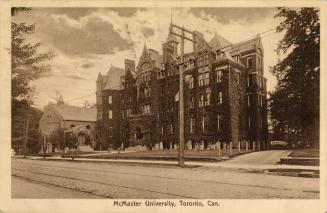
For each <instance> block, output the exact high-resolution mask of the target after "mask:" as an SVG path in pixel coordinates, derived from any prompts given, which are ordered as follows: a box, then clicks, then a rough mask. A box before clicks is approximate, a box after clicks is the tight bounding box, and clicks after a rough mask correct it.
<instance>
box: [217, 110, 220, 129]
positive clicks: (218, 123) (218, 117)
mask: <svg viewBox="0 0 327 213" xmlns="http://www.w3.org/2000/svg"><path fill="white" fill-rule="evenodd" d="M220 125H221V115H220V114H218V116H217V130H218V132H219V131H220V128H221V126H220Z"/></svg>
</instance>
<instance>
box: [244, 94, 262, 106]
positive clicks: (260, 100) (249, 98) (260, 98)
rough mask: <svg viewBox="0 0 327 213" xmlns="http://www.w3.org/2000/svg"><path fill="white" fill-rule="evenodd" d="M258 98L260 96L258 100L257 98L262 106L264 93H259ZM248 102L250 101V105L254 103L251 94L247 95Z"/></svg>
mask: <svg viewBox="0 0 327 213" xmlns="http://www.w3.org/2000/svg"><path fill="white" fill-rule="evenodd" d="M257 98H258V100H257V104H258V106H261V107H262V105H263V99H264V95H262V94H258V95H257ZM247 103H248V107H249V106H251V105H252V104H251V95H250V94H249V95H247Z"/></svg>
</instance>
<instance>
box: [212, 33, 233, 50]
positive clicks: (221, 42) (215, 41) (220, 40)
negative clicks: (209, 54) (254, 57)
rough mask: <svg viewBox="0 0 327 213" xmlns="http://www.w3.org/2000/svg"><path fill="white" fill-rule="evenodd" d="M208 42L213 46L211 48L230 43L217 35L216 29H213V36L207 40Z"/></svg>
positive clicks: (218, 47)
mask: <svg viewBox="0 0 327 213" xmlns="http://www.w3.org/2000/svg"><path fill="white" fill-rule="evenodd" d="M208 44H209V45H210V46H211V47H212V48H213V49H220V48H223V47H226V46H228V45H231V44H232V43H231V42H230V41H228V40H227V39H225V38H224V37H222V36H221V35H219V34H218V33H217V31H215V35H214V36H213V38H212V39H211V40H210V41H209V42H208Z"/></svg>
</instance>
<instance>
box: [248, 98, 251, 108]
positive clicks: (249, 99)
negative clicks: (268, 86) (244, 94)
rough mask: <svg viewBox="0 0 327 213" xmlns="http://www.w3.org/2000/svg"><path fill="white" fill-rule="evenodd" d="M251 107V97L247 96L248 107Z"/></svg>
mask: <svg viewBox="0 0 327 213" xmlns="http://www.w3.org/2000/svg"><path fill="white" fill-rule="evenodd" d="M249 106H251V97H250V95H248V107H249Z"/></svg>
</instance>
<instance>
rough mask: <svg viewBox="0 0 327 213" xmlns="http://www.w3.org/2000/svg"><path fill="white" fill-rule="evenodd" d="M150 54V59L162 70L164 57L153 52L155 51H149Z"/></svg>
mask: <svg viewBox="0 0 327 213" xmlns="http://www.w3.org/2000/svg"><path fill="white" fill-rule="evenodd" d="M148 52H149V54H150V58H151V59H152V60H153V61H155V67H157V68H160V67H161V63H162V62H163V57H162V55H160V54H159V52H158V51H156V50H153V49H149V50H148Z"/></svg>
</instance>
